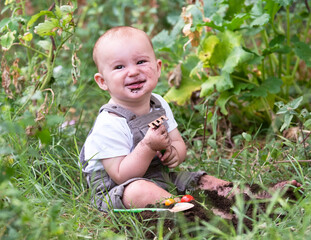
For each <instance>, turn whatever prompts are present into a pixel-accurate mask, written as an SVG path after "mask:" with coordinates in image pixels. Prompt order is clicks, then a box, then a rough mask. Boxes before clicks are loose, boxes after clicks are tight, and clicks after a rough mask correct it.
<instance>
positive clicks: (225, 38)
mask: <svg viewBox="0 0 311 240" xmlns="http://www.w3.org/2000/svg"><path fill="white" fill-rule="evenodd" d="M218 38H219V39H220V42H219V43H218V44H217V46H216V47H215V49H214V52H213V55H212V57H211V59H210V64H212V65H219V67H222V66H223V64H224V63H225V61H226V59H227V57H228V56H229V55H230V53H231V52H232V50H233V49H234V48H235V47H239V46H241V39H242V36H241V35H240V34H239V33H236V32H231V31H225V32H223V33H219V34H218Z"/></svg>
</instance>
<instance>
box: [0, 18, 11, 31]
mask: <svg viewBox="0 0 311 240" xmlns="http://www.w3.org/2000/svg"><path fill="white" fill-rule="evenodd" d="M10 22H11V19H10V18H3V19H2V20H1V21H0V32H2V31H3V28H4V27H7V26H8V24H9V23H10Z"/></svg>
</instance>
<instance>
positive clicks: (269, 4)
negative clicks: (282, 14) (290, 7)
mask: <svg viewBox="0 0 311 240" xmlns="http://www.w3.org/2000/svg"><path fill="white" fill-rule="evenodd" d="M280 8H281V6H280V5H279V4H277V3H276V2H275V0H266V5H265V10H266V12H267V13H268V14H269V15H270V19H271V21H273V20H274V16H275V14H276V13H277V12H278V11H279V10H280Z"/></svg>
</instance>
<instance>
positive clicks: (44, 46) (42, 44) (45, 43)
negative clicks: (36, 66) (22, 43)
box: [37, 40, 52, 51]
mask: <svg viewBox="0 0 311 240" xmlns="http://www.w3.org/2000/svg"><path fill="white" fill-rule="evenodd" d="M37 45H38V46H39V47H41V48H42V49H44V50H46V51H49V50H50V48H51V45H52V43H51V42H50V41H48V40H41V41H38V42H37Z"/></svg>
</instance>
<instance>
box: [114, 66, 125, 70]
mask: <svg viewBox="0 0 311 240" xmlns="http://www.w3.org/2000/svg"><path fill="white" fill-rule="evenodd" d="M122 68H124V66H123V65H117V66H115V67H114V69H122Z"/></svg>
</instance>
